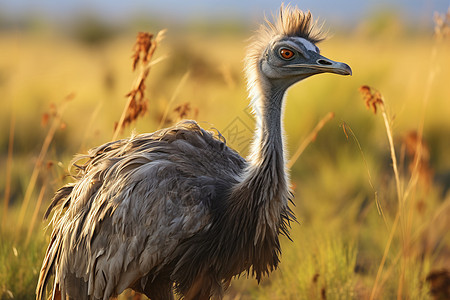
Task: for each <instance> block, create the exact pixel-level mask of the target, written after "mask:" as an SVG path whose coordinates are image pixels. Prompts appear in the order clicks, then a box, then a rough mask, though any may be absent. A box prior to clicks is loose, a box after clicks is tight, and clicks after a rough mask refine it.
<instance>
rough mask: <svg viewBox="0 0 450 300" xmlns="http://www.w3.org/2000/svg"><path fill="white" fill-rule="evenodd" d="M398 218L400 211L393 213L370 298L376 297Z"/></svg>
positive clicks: (371, 299)
mask: <svg viewBox="0 0 450 300" xmlns="http://www.w3.org/2000/svg"><path fill="white" fill-rule="evenodd" d="M399 220H400V212H399V211H397V214H396V215H395V219H394V223H393V224H392V228H391V232H390V233H389V238H388V241H387V243H386V246H385V248H384V253H383V257H382V258H381V262H380V266H379V267H378V271H377V276H376V277H375V283H374V285H373V288H372V292H371V294H370V298H369V299H370V300H373V299H377V298H376V294H377V290H378V281H379V280H380V277H381V273H382V272H383V268H384V264H385V263H386V259H387V256H388V253H389V249H390V247H391V243H392V240H393V238H394V234H395V230H396V228H397V225H398V221H399Z"/></svg>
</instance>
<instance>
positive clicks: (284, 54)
mask: <svg viewBox="0 0 450 300" xmlns="http://www.w3.org/2000/svg"><path fill="white" fill-rule="evenodd" d="M280 55H281V57H282V58H284V59H291V58H292V57H294V51H292V50H289V49H286V48H282V49H281V50H280Z"/></svg>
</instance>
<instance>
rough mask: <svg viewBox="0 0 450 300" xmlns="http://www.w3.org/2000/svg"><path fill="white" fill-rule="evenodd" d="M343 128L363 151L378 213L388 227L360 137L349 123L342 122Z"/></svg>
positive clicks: (362, 155)
mask: <svg viewBox="0 0 450 300" xmlns="http://www.w3.org/2000/svg"><path fill="white" fill-rule="evenodd" d="M342 129H343V130H344V133H345V135H346V137H347V139H348V134H347V132H348V133H350V135H351V136H352V138H353V141H355V143H356V145H357V146H358V149H359V153H361V157H362V160H363V162H364V166H365V167H366V170H367V177H368V178H369V185H370V187H371V188H372V191H373V193H374V196H375V205H376V207H377V211H378V214H379V215H380V216H381V217H382V218H383V221H384V224H385V225H386V227H388V224H387V220H386V216H385V215H384V212H383V208H382V207H381V203H380V201H379V200H378V193H377V191H376V190H375V187H374V185H373V183H372V176H371V175H370V170H369V166H368V164H367V160H366V157H365V156H364V152H363V150H362V147H361V144H360V143H359V141H358V139H357V138H356V135H355V133H354V132H353V130H352V128H351V127H350V126H349V125H348V124H346V123H343V124H342Z"/></svg>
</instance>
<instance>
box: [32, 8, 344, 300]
mask: <svg viewBox="0 0 450 300" xmlns="http://www.w3.org/2000/svg"><path fill="white" fill-rule="evenodd" d="M319 31H320V30H319V29H318V28H317V26H316V23H314V22H313V20H312V17H311V14H310V13H309V12H307V13H304V12H302V11H301V10H299V9H297V8H293V7H289V6H288V7H284V8H283V7H282V8H281V10H280V13H279V15H278V16H276V17H275V20H274V21H273V22H269V21H267V22H266V24H265V25H262V27H261V28H260V30H259V31H258V32H257V33H256V34H255V36H254V37H253V41H252V42H251V45H250V47H249V49H248V54H247V57H246V74H247V80H248V90H249V94H250V98H251V105H252V107H253V111H254V113H255V118H256V130H255V136H254V140H253V146H252V149H251V152H250V155H249V156H248V158H247V159H244V158H242V157H241V156H240V155H239V154H238V153H237V152H235V151H234V150H232V149H230V148H229V147H228V146H227V145H226V144H225V142H224V141H223V140H222V139H220V138H219V137H218V136H217V135H214V134H213V133H212V132H209V131H206V130H204V129H202V128H200V126H199V125H198V124H197V123H196V122H195V121H183V122H181V123H178V124H177V125H175V126H173V127H170V128H167V129H163V130H160V131H157V132H154V133H150V134H141V135H136V136H132V137H130V138H127V139H122V140H118V141H115V142H111V143H107V144H104V145H102V146H99V147H97V148H95V149H92V150H90V151H89V152H88V154H87V155H85V156H81V157H79V158H80V159H81V160H78V161H79V163H74V165H75V167H76V168H77V172H76V174H74V175H73V176H74V178H75V182H73V183H71V184H68V185H66V186H64V187H62V188H61V189H59V190H58V191H57V192H56V194H55V196H54V198H53V200H52V203H51V205H50V207H49V208H48V210H47V213H46V215H45V217H48V215H49V213H50V212H51V211H52V210H55V213H54V215H53V218H52V223H53V231H52V234H51V240H50V244H49V246H48V249H47V252H46V255H45V259H44V262H43V265H42V269H41V272H40V277H39V283H38V285H37V290H36V293H37V299H43V298H44V297H45V294H46V285H47V284H48V283H49V281H50V278H54V279H53V287H52V299H110V298H112V297H115V296H117V295H118V294H120V293H121V292H122V291H124V290H125V289H127V288H131V289H134V290H136V291H138V292H141V293H144V294H145V295H147V296H148V297H149V298H150V299H152V300H165V299H174V293H176V294H178V295H179V296H181V297H184V299H209V298H215V299H220V298H222V296H223V293H224V290H225V289H226V288H227V287H228V286H229V285H230V281H231V280H232V278H233V277H235V276H237V275H239V274H241V273H245V272H246V273H247V274H249V275H250V276H252V277H255V278H256V280H258V282H259V280H260V279H261V278H262V277H263V276H264V275H266V274H268V273H269V272H271V271H273V270H274V269H276V268H277V266H278V264H279V262H280V255H281V248H280V241H279V235H280V234H284V235H288V234H289V233H288V229H289V227H290V225H289V223H290V221H291V220H292V219H293V218H294V216H293V214H292V212H291V210H290V208H289V202H290V198H291V192H290V184H289V176H288V172H287V169H286V164H285V163H286V157H285V152H284V151H283V149H284V138H283V125H282V112H283V105H284V101H285V99H284V98H285V97H284V96H285V92H286V90H287V89H288V88H289V87H290V86H291V85H293V84H294V83H296V82H298V81H300V80H303V79H305V78H307V77H309V76H312V75H315V74H320V73H326V72H328V73H335V74H340V75H351V73H352V71H351V69H350V67H349V66H348V65H346V64H344V63H341V62H335V61H332V60H330V59H328V58H326V57H324V56H322V55H321V54H320V52H319V48H318V47H317V46H316V43H318V42H319V41H321V40H322V39H323V37H322V34H321V33H320V32H319ZM80 161H81V163H80ZM52 274H54V277H52Z"/></svg>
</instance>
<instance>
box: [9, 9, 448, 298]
mask: <svg viewBox="0 0 450 300" xmlns="http://www.w3.org/2000/svg"><path fill="white" fill-rule="evenodd" d="M449 22H450V16H448V15H447V19H446V16H445V15H442V16H439V17H436V20H435V28H433V27H427V26H425V25H424V26H418V25H416V26H414V27H410V26H408V25H405V24H404V23H403V22H402V21H401V20H399V19H397V18H396V17H394V16H392V15H389V16H378V17H376V18H371V19H369V21H367V22H366V23H364V24H359V25H358V26H355V27H354V28H353V29H351V30H350V29H347V30H342V31H340V30H339V29H335V28H333V29H331V30H330V31H331V32H332V33H333V36H332V37H331V38H330V39H329V40H327V41H325V42H323V43H322V44H320V45H319V46H320V47H321V52H322V53H323V54H324V55H326V56H327V57H330V58H331V59H335V60H339V61H343V62H346V63H348V64H349V65H350V66H351V67H352V69H353V76H352V77H340V76H334V75H320V76H316V77H313V78H310V79H308V80H305V81H304V82H302V83H301V84H298V85H296V86H295V87H293V88H292V89H290V90H289V92H288V101H287V106H286V110H285V129H286V133H287V139H286V140H287V143H288V147H289V151H290V153H291V154H292V157H293V159H292V160H291V161H290V165H291V179H292V185H293V189H294V191H295V200H294V202H295V207H294V211H295V213H296V216H297V219H298V223H293V224H292V229H291V237H292V241H290V240H288V239H286V238H284V239H283V241H282V242H283V256H282V263H281V267H280V268H279V269H278V270H277V271H275V272H274V273H272V274H271V275H270V277H269V278H266V279H264V280H263V281H262V282H261V283H260V284H259V285H257V284H256V282H255V281H254V280H253V279H248V278H246V276H245V275H244V276H242V277H240V278H239V279H237V280H235V281H234V282H233V283H232V285H231V287H230V288H229V290H228V293H227V295H226V299H395V298H397V299H447V298H445V297H446V296H445V295H447V296H448V295H449V291H448V286H450V284H449V281H450V273H449V272H450V235H449V233H448V232H449V230H450V218H449V216H450V192H449V188H450V152H449V151H450V138H449V137H450V118H449V116H450V105H449V100H450V88H449V82H450V67H449V66H450V55H449V54H450V35H449V27H448V26H449ZM91 25H92V24H91ZM135 28H138V29H139V30H140V31H142V30H145V31H149V32H153V33H157V32H158V30H159V29H161V28H160V27H158V26H156V25H148V26H142V24H140V25H139V26H138V25H135V27H133V30H118V29H116V28H110V27H106V26H103V27H102V26H91V27H86V26H78V27H76V26H75V27H74V28H73V29H71V30H69V31H67V30H66V31H59V30H55V29H51V28H49V27H48V26H44V25H42V24H31V25H28V26H25V27H23V28H22V27H20V28H13V29H11V28H10V27H4V28H3V29H2V30H1V31H0V45H1V46H0V48H1V50H0V51H1V55H0V96H1V101H0V132H1V135H0V170H1V173H0V195H1V196H2V198H1V200H2V201H1V202H2V203H1V209H0V220H1V222H0V225H1V230H0V298H1V299H32V298H33V297H34V289H35V286H36V283H37V277H38V274H39V269H40V265H41V263H42V259H43V256H44V253H45V250H46V245H47V244H48V242H49V235H50V229H47V230H46V226H47V225H48V221H42V218H43V215H44V212H45V210H46V207H47V205H48V204H49V202H50V199H51V197H52V194H53V193H54V192H55V191H56V190H57V188H58V187H60V186H61V185H63V184H64V183H65V182H68V181H69V180H70V178H69V176H68V175H69V172H68V167H69V166H70V161H71V159H72V157H73V155H74V154H75V153H83V152H86V151H87V150H88V149H89V148H91V147H94V146H97V145H100V144H102V143H105V142H108V141H110V140H112V139H113V136H114V132H115V129H116V128H119V129H120V128H122V126H121V125H120V124H118V123H123V122H119V120H120V119H121V115H122V113H123V111H124V106H125V105H126V103H127V101H128V100H127V99H130V97H131V98H132V97H136V99H137V100H136V102H135V105H134V107H132V108H128V109H126V110H125V112H126V114H124V118H123V120H124V123H125V125H127V126H126V127H125V129H123V130H121V131H120V132H118V133H117V135H118V137H125V136H128V135H130V134H131V132H138V133H140V132H151V131H154V130H156V129H158V128H161V127H163V126H168V125H171V124H173V123H174V122H176V121H177V120H179V119H183V118H195V119H196V120H198V121H199V123H200V124H201V125H202V126H203V127H204V128H210V129H211V130H219V131H220V132H221V133H222V134H223V136H224V137H225V138H226V139H227V142H228V144H230V145H231V146H232V147H234V148H235V149H236V150H238V151H239V152H240V153H241V154H242V155H245V154H246V153H247V151H248V146H249V142H250V137H251V135H252V131H253V126H254V123H253V118H252V116H251V114H250V112H249V109H248V107H247V105H248V101H247V94H246V87H245V80H244V78H243V72H242V67H243V57H244V55H245V45H246V43H245V38H246V37H248V36H249V35H250V33H249V32H250V30H249V29H248V28H241V27H240V26H238V25H235V24H232V25H229V24H225V25H224V24H219V25H215V26H213V27H212V28H203V27H202V26H199V25H196V26H192V27H186V28H179V30H169V31H168V32H166V34H165V36H166V37H165V39H163V40H162V41H161V42H160V43H159V44H158V46H157V48H156V51H155V53H154V55H153V57H152V60H151V61H150V62H149V63H150V65H149V66H150V72H149V73H148V74H146V76H145V77H146V78H145V81H143V83H145V85H140V86H139V79H142V78H143V75H142V74H140V72H141V71H142V70H141V69H140V65H138V66H137V68H136V70H135V71H134V72H133V71H132V66H131V65H132V60H133V58H132V55H133V53H134V52H133V49H132V47H133V45H134V43H135V37H136V31H135V30H134V29H135ZM433 29H434V30H433ZM134 50H139V49H134ZM136 78H137V79H136ZM136 80H137V81H136ZM137 87H138V88H137ZM136 88H137V89H136ZM130 90H131V91H132V92H133V91H135V93H134V94H133V93H132V94H128V93H129V92H130ZM136 91H137V92H136ZM139 92H142V93H143V94H142V95H141V94H140V93H139ZM127 94H128V96H126V95H127ZM141 96H142V99H141V98H139V97H141ZM138 98H139V99H138ZM127 113H128V114H127ZM117 125H119V126H118V127H117ZM298 154H301V155H298ZM122 297H123V298H126V297H131V293H130V292H128V293H127V295H124V296H122ZM439 297H442V298H439Z"/></svg>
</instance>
